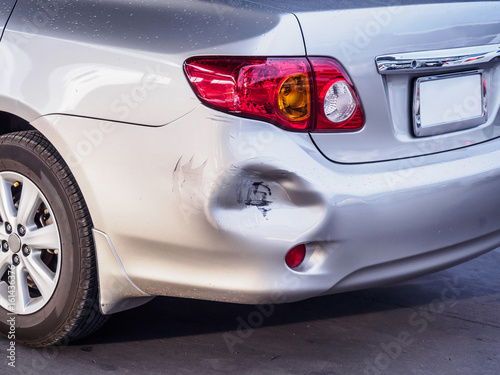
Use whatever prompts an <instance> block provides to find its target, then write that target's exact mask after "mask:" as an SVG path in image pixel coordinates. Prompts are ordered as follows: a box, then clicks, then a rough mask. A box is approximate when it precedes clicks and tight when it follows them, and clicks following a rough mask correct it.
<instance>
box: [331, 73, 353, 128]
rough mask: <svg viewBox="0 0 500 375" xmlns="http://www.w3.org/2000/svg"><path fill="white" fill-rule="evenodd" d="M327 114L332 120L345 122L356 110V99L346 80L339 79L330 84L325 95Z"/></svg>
mask: <svg viewBox="0 0 500 375" xmlns="http://www.w3.org/2000/svg"><path fill="white" fill-rule="evenodd" d="M324 110H325V115H326V117H327V118H328V120H330V121H331V122H343V121H346V120H347V119H349V117H351V116H352V114H353V113H354V111H355V110H356V100H355V99H354V96H353V95H352V92H351V89H350V87H349V85H348V84H347V82H346V81H337V82H335V83H334V84H333V85H331V86H330V88H329V89H328V92H327V93H326V96H325V102H324Z"/></svg>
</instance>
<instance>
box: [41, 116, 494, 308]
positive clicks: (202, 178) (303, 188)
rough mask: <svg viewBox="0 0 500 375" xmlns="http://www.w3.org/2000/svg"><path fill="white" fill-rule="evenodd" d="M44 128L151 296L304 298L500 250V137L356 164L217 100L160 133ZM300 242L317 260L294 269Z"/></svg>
mask: <svg viewBox="0 0 500 375" xmlns="http://www.w3.org/2000/svg"><path fill="white" fill-rule="evenodd" d="M34 125H35V126H36V127H37V128H39V129H40V130H42V131H43V133H44V134H45V135H46V136H47V137H48V138H49V139H50V140H51V142H53V143H54V145H55V146H56V147H57V148H58V150H59V151H60V152H61V154H62V155H63V157H65V159H66V160H67V162H68V164H69V166H70V168H71V169H72V171H73V173H74V174H75V177H76V179H77V181H78V183H79V185H80V188H81V189H82V191H83V193H84V196H85V199H86V201H87V204H88V206H89V208H90V212H91V213H92V219H93V222H94V226H95V228H96V229H98V230H99V231H102V232H104V233H106V234H107V235H108V236H109V238H110V240H111V241H112V245H113V247H114V249H116V254H117V256H118V258H119V261H120V262H121V264H122V266H123V270H124V272H126V274H127V276H128V277H129V278H130V280H131V281H132V282H133V283H134V284H135V285H136V286H137V287H138V288H139V289H140V290H142V291H143V292H144V293H147V294H149V295H169V296H180V297H190V298H201V299H211V300H219V301H228V302H241V303H269V302H285V301H295V300H300V299H304V298H308V297H312V296H317V295H321V294H327V293H335V292H342V291H347V290H353V289H358V288H366V287H372V286H375V285H379V284H382V283H387V282H393V281H397V280H401V279H405V278H409V277H414V276H418V275H421V274H425V273H428V272H433V271H437V270H439V269H442V268H445V267H450V266H453V265H455V264H458V263H460V262H462V261H465V260H468V259H470V258H473V257H475V256H478V255H480V254H482V253H484V252H487V251H489V250H493V249H494V248H496V247H498V246H500V194H499V192H500V147H499V145H500V143H499V142H498V141H491V142H486V143H483V144H480V145H475V146H472V147H468V148H463V149H459V150H454V151H449V152H443V153H440V154H434V155H429V156H422V157H416V158H409V159H402V160H394V161H389V162H378V163H371V164H350V165H344V164H337V163H332V162H330V161H328V160H327V159H326V158H324V157H323V156H322V155H321V154H320V153H319V152H318V150H317V149H316V147H315V146H314V144H313V143H312V142H311V140H310V138H309V136H308V135H303V134H295V133H287V132H284V131H282V130H280V129H278V128H275V127H274V126H272V125H269V124H265V123H261V122H257V121H253V120H247V119H242V118H235V117H232V116H229V115H224V114H220V113H217V112H214V111H212V110H210V109H207V108H205V107H198V108H197V109H196V110H195V111H193V112H191V113H190V114H188V115H186V116H184V117H183V118H181V119H180V120H177V121H175V122H173V123H171V124H168V125H166V126H163V127H160V128H148V127H142V126H136V125H126V124H112V123H105V122H98V121H95V120H91V119H82V118H73V117H69V116H49V117H45V118H42V119H39V120H37V121H36V122H35V123H34ZM297 244H306V247H307V255H306V259H305V261H304V263H303V264H302V265H301V266H299V267H298V268H296V269H295V270H291V269H289V268H288V267H287V266H286V265H285V262H284V259H285V255H286V253H287V251H288V250H289V249H291V248H292V247H294V246H295V245H297ZM98 251H99V249H98ZM99 272H105V270H101V269H100V270H99ZM101 288H106V286H105V285H101Z"/></svg>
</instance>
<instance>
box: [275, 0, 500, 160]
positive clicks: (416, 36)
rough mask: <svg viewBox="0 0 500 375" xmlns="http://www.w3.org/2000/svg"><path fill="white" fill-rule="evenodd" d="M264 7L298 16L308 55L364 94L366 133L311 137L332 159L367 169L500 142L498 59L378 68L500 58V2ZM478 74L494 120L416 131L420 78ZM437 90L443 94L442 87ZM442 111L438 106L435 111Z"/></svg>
mask: <svg viewBox="0 0 500 375" xmlns="http://www.w3.org/2000/svg"><path fill="white" fill-rule="evenodd" d="M388 3H389V2H388ZM265 4H267V5H273V6H276V7H280V8H283V9H284V10H287V11H292V12H294V13H295V15H296V16H297V18H298V20H299V22H300V24H301V27H302V30H303V34H304V41H305V46H306V49H307V54H308V55H309V56H329V57H333V58H335V59H337V60H338V61H339V62H340V63H341V64H342V65H343V66H344V68H345V69H346V71H347V72H348V74H349V75H350V77H351V79H352V80H353V82H354V85H355V87H356V90H357V93H358V95H359V96H360V99H361V102H362V105H363V109H364V113H365V117H366V124H365V127H364V128H363V129H362V130H361V131H358V132H355V133H335V134H333V133H326V134H325V133H323V134H321V133H312V134H311V137H312V140H313V141H314V142H315V144H316V145H317V147H318V148H319V149H320V150H321V152H322V153H323V154H324V155H325V156H326V157H327V158H328V159H330V160H333V161H337V162H342V163H364V162H374V161H383V160H393V159H400V158H408V157H413V156H419V155H426V154H432V153H436V152H442V151H446V150H452V149H457V148H461V147H466V146H470V145H473V144H477V143H481V142H485V141H488V140H490V139H493V138H496V137H499V136H500V116H499V111H498V109H499V106H500V64H499V61H498V54H497V55H495V56H496V57H495V56H493V58H491V57H492V55H491V54H490V55H489V58H488V59H486V58H484V57H482V58H480V59H476V60H470V61H468V62H467V64H463V65H462V64H459V63H455V65H453V64H444V65H443V64H441V65H439V64H434V65H432V64H431V65H429V67H428V68H426V69H411V62H410V69H402V70H400V71H397V72H390V73H391V74H386V73H387V72H386V71H384V69H383V68H380V72H379V68H378V67H377V64H376V58H377V57H379V56H387V55H389V57H390V58H393V57H395V56H400V55H401V54H403V56H410V57H411V56H417V57H418V56H421V57H422V56H423V59H422V61H423V60H425V58H427V60H428V58H429V57H432V56H434V57H435V56H439V55H446V56H448V55H456V54H458V55H462V54H466V53H467V52H471V54H473V53H474V52H476V51H477V48H469V47H477V46H480V47H481V48H482V47H485V46H486V47H491V49H492V50H493V51H495V48H496V51H497V52H498V53H500V18H499V17H498V15H499V14H500V2H499V1H496V2H495V1H490V2H455V3H453V4H449V3H446V2H441V3H434V2H433V3H431V2H428V1H391V2H390V4H392V5H391V6H384V7H380V6H377V7H368V8H367V7H366V6H367V5H368V6H370V4H372V3H371V2H367V1H364V2H361V1H350V2H343V1H328V0H325V1H309V2H303V1H301V2H299V1H286V2H285V1H282V0H270V1H265ZM379 4H380V3H379ZM408 4H410V5H408ZM360 5H362V6H363V7H359V6H360ZM450 49H455V50H451V51H450ZM443 50H446V51H443ZM453 52H454V53H455V54H454V53H453ZM419 53H420V54H419ZM404 54H407V55H404ZM455 57H457V56H455ZM490 60H493V61H490ZM419 61H420V60H419ZM413 64H420V62H413ZM476 70H479V71H480V73H481V76H478V77H480V80H481V81H482V80H483V79H484V89H485V95H486V96H485V100H486V101H485V103H482V104H481V106H482V105H483V104H487V117H485V118H483V119H482V121H479V123H477V124H473V125H474V126H473V127H470V128H468V129H460V126H458V127H457V126H455V127H454V126H451V127H449V126H448V128H440V129H437V132H438V133H439V132H442V133H443V134H433V133H436V131H434V130H436V129H432V131H431V132H430V133H429V132H428V133H425V132H424V133H423V135H422V134H419V132H418V131H417V129H415V128H414V113H413V108H414V104H413V102H414V97H415V95H416V92H415V84H416V82H417V80H419V79H420V78H422V77H432V76H440V75H442V74H448V73H461V72H472V71H476ZM425 82H427V78H425ZM478 82H479V80H478ZM434 87H435V88H436V87H438V89H439V87H440V86H434ZM457 87H458V86H457ZM465 87H467V86H465ZM452 91H453V90H452ZM444 92H446V91H443V93H444ZM448 92H450V91H448ZM422 95H424V94H423V93H422ZM460 95H462V94H460ZM460 95H458V97H460V98H464V100H466V99H467V98H468V96H467V95H465V94H463V95H462V96H460ZM435 97H436V96H435ZM437 98H439V95H438V96H437ZM455 100H457V99H455ZM435 101H436V100H435V98H434V102H435ZM431 104H432V103H431ZM455 104H456V105H461V103H455ZM440 105H441V103H438V106H437V107H436V108H439V107H440ZM448 105H454V104H453V103H451V104H448ZM427 106H429V104H427ZM422 108H424V107H423V104H422ZM452 108H459V107H456V106H455V107H453V106H452ZM426 111H429V109H426ZM458 112H460V111H458ZM447 121H448V120H447ZM455 125H456V124H455ZM471 126H472V125H471ZM457 129H460V130H457Z"/></svg>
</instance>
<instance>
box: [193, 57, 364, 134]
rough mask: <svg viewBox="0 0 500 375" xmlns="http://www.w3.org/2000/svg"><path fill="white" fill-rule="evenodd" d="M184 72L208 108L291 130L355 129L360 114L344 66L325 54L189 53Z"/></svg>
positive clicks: (359, 123) (360, 119)
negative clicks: (312, 55) (289, 55)
mask: <svg viewBox="0 0 500 375" xmlns="http://www.w3.org/2000/svg"><path fill="white" fill-rule="evenodd" d="M184 70H185V72H186V75H187V77H188V79H189V82H190V83H191V86H192V88H193V90H194V92H195V93H196V95H197V96H198V98H199V99H200V100H201V101H202V102H203V103H204V104H205V105H207V106H209V107H212V108H214V109H217V110H220V111H223V112H227V113H231V114H234V115H238V116H243V117H249V118H254V119H258V120H265V121H268V122H271V123H273V124H275V125H277V126H280V127H282V128H284V129H287V130H292V131H302V132H311V131H321V132H327V131H353V130H359V129H361V128H362V127H363V124H364V118H363V114H362V110H361V105H360V102H359V100H358V98H357V95H356V92H355V90H354V87H353V85H352V83H351V81H350V80H349V78H348V77H347V74H346V73H345V72H344V71H343V69H342V67H341V66H340V65H339V64H338V63H337V62H336V61H335V60H332V59H327V58H311V59H307V58H246V57H193V58H190V59H188V60H186V62H185V63H184Z"/></svg>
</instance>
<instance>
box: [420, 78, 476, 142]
mask: <svg viewBox="0 0 500 375" xmlns="http://www.w3.org/2000/svg"><path fill="white" fill-rule="evenodd" d="M484 95H485V93H484V85H483V73H482V71H473V72H467V73H454V74H446V75H439V76H431V77H421V78H419V79H417V81H416V83H415V95H414V103H413V113H414V129H415V133H416V135H418V136H426V135H435V134H442V133H447V132H451V131H457V130H462V129H467V128H471V127H474V126H477V125H479V124H482V123H484V122H485V121H486V110H485V109H486V108H485V105H486V102H485V97H484Z"/></svg>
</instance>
